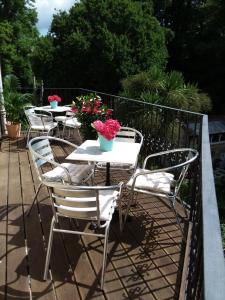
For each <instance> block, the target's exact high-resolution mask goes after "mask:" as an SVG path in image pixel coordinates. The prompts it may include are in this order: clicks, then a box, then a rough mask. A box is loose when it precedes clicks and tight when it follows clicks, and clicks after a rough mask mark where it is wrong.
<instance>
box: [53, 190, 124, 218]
mask: <svg viewBox="0 0 225 300" xmlns="http://www.w3.org/2000/svg"><path fill="white" fill-rule="evenodd" d="M117 196H119V192H118V191H113V190H106V191H104V190H102V191H100V192H99V209H100V220H101V221H110V220H111V218H112V212H113V210H112V207H115V197H117ZM65 200H66V201H67V206H64V205H60V200H57V212H58V213H59V214H62V215H66V216H67V217H74V215H75V216H77V215H79V213H81V214H82V216H83V218H84V216H85V212H87V218H88V216H90V212H93V213H94V215H96V214H97V208H96V207H94V206H93V207H92V208H90V207H89V205H90V202H92V201H93V203H95V202H96V197H88V198H82V203H84V205H83V206H84V207H77V203H76V202H77V201H76V200H75V199H74V198H70V197H66V198H64V201H65ZM79 201H80V200H79ZM85 201H86V202H87V203H88V204H87V207H85ZM73 206H75V207H74V208H73ZM90 219H93V220H97V218H96V217H94V218H90Z"/></svg>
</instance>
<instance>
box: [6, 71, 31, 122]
mask: <svg viewBox="0 0 225 300" xmlns="http://www.w3.org/2000/svg"><path fill="white" fill-rule="evenodd" d="M3 86H4V93H3V95H4V106H5V110H6V118H7V121H8V122H10V123H11V124H17V123H20V122H21V121H22V119H23V107H24V105H26V104H28V103H30V102H31V101H32V98H33V95H32V94H29V93H25V94H23V93H21V92H19V89H20V88H21V86H20V82H19V79H18V78H17V77H16V76H15V75H6V76H5V78H4V81H3Z"/></svg>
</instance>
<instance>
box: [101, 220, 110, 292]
mask: <svg viewBox="0 0 225 300" xmlns="http://www.w3.org/2000/svg"><path fill="white" fill-rule="evenodd" d="M109 225H110V223H109V224H108V225H107V226H106V229H105V240H104V251H103V260H102V274H101V290H103V286H104V282H105V269H106V261H107V249H108V235H109Z"/></svg>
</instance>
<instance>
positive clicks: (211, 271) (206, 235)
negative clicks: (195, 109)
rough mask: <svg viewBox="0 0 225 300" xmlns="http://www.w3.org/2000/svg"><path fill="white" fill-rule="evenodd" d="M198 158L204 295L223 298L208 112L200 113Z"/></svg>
mask: <svg viewBox="0 0 225 300" xmlns="http://www.w3.org/2000/svg"><path fill="white" fill-rule="evenodd" d="M201 159H202V164H201V166H202V212H203V257H204V299H205V300H212V299H213V300H222V299H224V297H225V261H224V254H223V249H222V241H221V231H220V221H219V214H218V206H217V200H216V192H215V185H214V178H213V169H212V161H211V154H210V144H209V134H208V117H207V116H204V117H203V126H202V156H201Z"/></svg>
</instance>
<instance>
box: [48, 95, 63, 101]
mask: <svg viewBox="0 0 225 300" xmlns="http://www.w3.org/2000/svg"><path fill="white" fill-rule="evenodd" d="M53 101H57V102H61V101H62V99H61V98H60V97H59V96H58V95H52V96H48V102H53Z"/></svg>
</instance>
